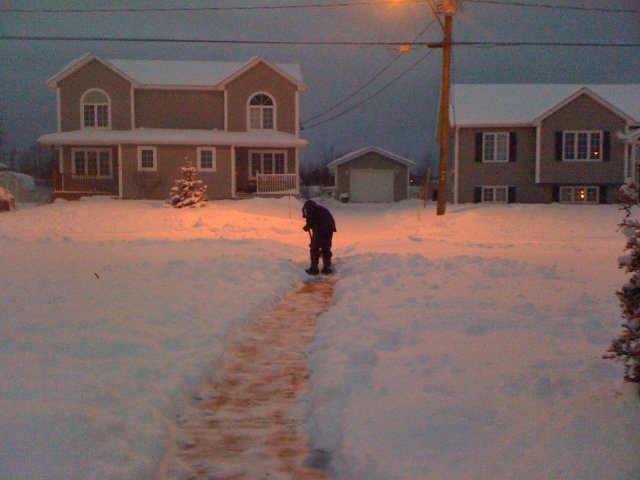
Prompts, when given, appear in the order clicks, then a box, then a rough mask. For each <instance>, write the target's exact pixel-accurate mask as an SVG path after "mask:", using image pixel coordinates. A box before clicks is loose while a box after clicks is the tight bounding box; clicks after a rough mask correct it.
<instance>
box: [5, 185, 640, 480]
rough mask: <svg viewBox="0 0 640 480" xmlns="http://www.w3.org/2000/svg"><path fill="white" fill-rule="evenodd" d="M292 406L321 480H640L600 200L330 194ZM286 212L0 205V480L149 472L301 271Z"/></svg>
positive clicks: (614, 212) (217, 206)
mask: <svg viewBox="0 0 640 480" xmlns="http://www.w3.org/2000/svg"><path fill="white" fill-rule="evenodd" d="M320 203H323V204H325V205H326V206H328V207H329V208H330V209H331V210H332V212H333V213H334V216H335V218H336V222H337V225H338V233H337V234H336V237H335V240H334V244H335V248H334V252H335V259H336V264H337V268H338V278H339V282H338V284H337V287H336V294H335V298H334V303H335V304H334V307H333V308H332V309H331V310H330V311H329V312H328V313H327V314H325V315H324V316H323V317H321V319H320V321H319V324H318V327H317V332H316V340H315V343H314V348H313V352H312V354H311V357H310V364H311V368H312V377H311V382H312V385H313V389H312V393H311V394H310V396H309V397H308V398H306V399H305V401H304V407H305V409H306V411H307V413H308V415H309V418H308V427H309V431H310V434H311V442H312V444H313V445H312V446H311V448H313V449H319V450H324V451H326V452H329V453H328V456H329V457H330V458H331V460H332V465H333V467H334V468H335V470H336V475H335V478H337V479H344V480H346V479H354V480H358V479H367V480H376V479H389V480H391V479H393V480H396V479H434V480H442V479H460V478H473V479H481V480H483V479H487V480H488V479H491V480H496V479H505V480H507V479H536V480H539V479H584V478H594V479H595V478H597V479H612V480H613V479H616V480H618V479H620V480H637V479H638V478H640V456H638V451H640V398H639V397H638V396H637V394H636V390H635V389H634V388H633V387H632V386H631V385H624V384H623V383H622V382H621V377H622V369H621V367H620V366H619V365H616V364H615V363H614V362H611V361H605V360H602V359H601V355H602V353H604V351H605V350H606V348H607V346H608V343H609V341H610V340H611V338H612V337H613V336H614V335H616V334H617V333H618V332H619V324H620V323H621V321H622V319H621V317H620V312H619V306H618V302H617V298H616V297H615V293H614V292H615V290H616V289H617V288H618V287H619V286H620V285H621V284H622V282H623V281H624V278H625V276H624V273H623V272H622V271H620V270H618V268H617V263H616V259H617V257H618V256H620V255H622V253H623V252H622V248H623V246H624V239H623V238H622V236H621V234H619V233H617V232H616V224H617V222H618V221H619V220H620V219H621V214H620V212H619V211H618V209H617V207H615V206H589V207H586V206H569V205H563V206H561V205H528V206H527V205H509V206H479V205H461V206H450V207H449V208H448V212H447V214H446V215H445V216H444V217H436V216H435V214H434V208H433V206H429V207H427V209H426V210H422V211H421V212H420V219H419V220H418V218H417V208H416V206H417V205H416V202H415V201H406V202H402V203H399V204H395V205H347V204H340V203H334V202H331V201H326V202H323V201H322V200H320ZM300 207H301V203H300V202H298V201H295V200H294V201H293V204H292V206H291V210H292V217H293V218H289V203H288V199H286V198H284V199H279V200H266V199H255V200H245V201H221V202H211V203H210V204H209V205H208V206H206V207H204V208H198V209H182V210H176V209H169V208H164V207H163V206H162V203H161V202H153V201H116V200H108V199H86V200H83V201H81V202H64V201H58V202H56V203H55V204H53V205H47V206H42V207H36V208H29V209H20V210H18V211H16V212H7V213H3V214H0V365H1V366H2V368H1V369H0V478H2V479H16V480H17V479H30V480H33V479H41V478H42V479H44V478H46V479H47V480H57V479H114V480H115V479H136V480H137V479H147V478H148V479H152V478H156V475H157V468H158V465H159V463H160V461H161V459H162V455H163V452H164V451H165V447H166V444H167V442H168V441H169V435H168V430H169V427H170V425H172V422H174V419H175V416H176V415H177V414H179V413H180V412H181V411H182V410H183V408H184V406H185V404H186V403H188V402H190V401H193V400H192V398H193V396H194V395H195V394H196V393H197V391H198V384H199V381H200V380H201V379H202V378H203V377H213V379H215V376H216V370H217V369H219V367H220V362H221V359H222V352H223V348H224V345H225V342H226V341H227V340H228V339H229V338H230V336H233V335H234V332H238V331H241V329H242V327H243V325H246V324H247V323H248V322H250V321H251V319H252V318H254V316H255V314H256V313H257V312H260V311H263V310H265V309H268V308H269V305H270V304H272V303H273V302H274V301H276V300H277V299H278V298H280V297H281V296H282V295H283V293H284V292H286V291H288V290H291V289H293V288H295V287H296V285H297V284H298V283H299V282H300V281H301V280H302V279H303V278H304V277H303V274H302V269H303V267H305V266H306V265H307V254H308V249H307V244H308V237H306V233H305V232H303V231H302V230H301V227H302V225H303V223H302V219H301V218H300Z"/></svg>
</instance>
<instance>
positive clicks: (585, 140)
mask: <svg viewBox="0 0 640 480" xmlns="http://www.w3.org/2000/svg"><path fill="white" fill-rule="evenodd" d="M602 138H603V135H602V132H601V131H580V130H575V131H571V130H568V131H564V132H562V160H565V161H592V162H593V161H596V162H597V161H601V160H602V146H603V145H602Z"/></svg>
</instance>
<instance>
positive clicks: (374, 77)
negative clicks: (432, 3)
mask: <svg viewBox="0 0 640 480" xmlns="http://www.w3.org/2000/svg"><path fill="white" fill-rule="evenodd" d="M435 21H436V20H435V19H433V20H432V21H431V22H430V23H429V24H428V25H427V26H426V27H425V28H424V29H423V30H422V31H421V32H420V33H419V34H418V35H416V37H415V38H414V39H413V41H417V40H418V39H419V38H420V37H421V36H422V35H424V33H425V32H426V31H427V30H428V29H429V27H431V25H433V24H434V23H435ZM403 55H404V53H400V54H398V55H396V56H395V57H393V59H392V60H391V61H390V62H389V63H388V64H387V65H386V66H384V67H383V68H382V69H381V70H380V71H379V72H378V73H376V74H375V75H374V76H373V77H371V78H370V79H369V80H368V81H367V82H365V83H364V84H363V85H361V86H360V87H359V88H358V89H356V90H355V91H354V92H352V93H351V94H350V95H347V96H346V97H345V98H343V99H342V100H341V101H339V102H338V103H336V104H334V105H333V106H331V107H329V108H328V109H326V110H324V111H323V112H320V113H318V114H317V115H314V116H313V117H311V118H307V119H306V120H303V122H302V123H303V124H304V123H308V122H312V121H313V120H315V119H316V118H320V117H323V116H325V115H326V114H327V113H329V112H332V111H333V110H335V109H336V108H338V107H340V106H342V105H344V104H345V103H346V102H347V101H349V100H350V99H352V98H353V97H355V96H356V95H357V94H358V93H360V92H361V91H362V90H364V89H365V88H367V87H368V86H369V85H371V84H372V83H373V82H374V81H376V80H377V79H378V78H380V77H381V76H382V74H383V73H385V72H386V71H387V70H389V68H391V66H392V65H393V64H394V63H396V62H397V61H398V59H399V58H400V57H402V56H403Z"/></svg>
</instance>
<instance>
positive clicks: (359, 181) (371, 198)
mask: <svg viewBox="0 0 640 480" xmlns="http://www.w3.org/2000/svg"><path fill="white" fill-rule="evenodd" d="M393 172H394V170H392V169H374V168H369V169H352V170H351V173H350V174H349V190H350V192H351V195H350V197H351V201H352V202H393Z"/></svg>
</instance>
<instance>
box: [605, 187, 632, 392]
mask: <svg viewBox="0 0 640 480" xmlns="http://www.w3.org/2000/svg"><path fill="white" fill-rule="evenodd" d="M638 193H639V192H638V188H637V186H636V185H634V184H631V185H625V186H624V187H622V189H621V207H620V209H621V210H624V212H625V216H624V219H623V220H622V222H621V223H620V224H619V225H618V230H619V231H622V233H623V234H624V235H625V237H626V238H627V245H626V248H625V250H626V251H628V252H629V255H626V256H623V257H620V258H619V259H618V265H619V266H620V268H624V269H625V271H626V272H627V273H630V274H631V277H630V278H629V281H628V282H627V283H626V284H625V285H623V286H622V288H621V289H620V290H618V291H617V292H616V295H617V296H618V298H619V299H620V306H621V307H622V316H623V317H624V319H625V323H623V324H622V328H623V331H622V333H621V334H620V335H619V336H618V337H616V338H614V339H613V341H612V342H611V345H610V347H609V349H608V350H607V353H606V354H605V355H604V357H605V358H610V359H615V360H619V361H620V362H622V363H623V364H624V369H625V377H624V379H625V380H626V381H628V382H635V383H638V384H640V222H639V221H637V220H632V219H631V210H632V208H633V207H634V206H638V205H639V199H640V197H639V196H638Z"/></svg>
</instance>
